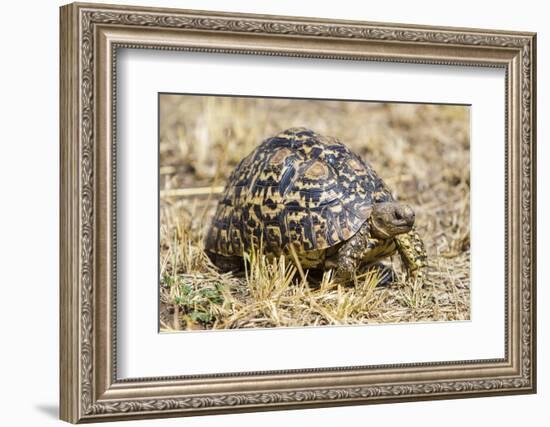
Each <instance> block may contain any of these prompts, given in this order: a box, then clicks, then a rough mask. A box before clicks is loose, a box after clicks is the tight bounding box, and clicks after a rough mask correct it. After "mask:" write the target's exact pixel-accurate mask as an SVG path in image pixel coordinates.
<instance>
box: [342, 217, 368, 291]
mask: <svg viewBox="0 0 550 427" xmlns="http://www.w3.org/2000/svg"><path fill="white" fill-rule="evenodd" d="M368 236H369V228H368V224H367V223H365V224H363V226H362V227H361V228H360V229H359V231H358V232H357V233H355V235H354V236H353V237H352V238H351V239H349V240H348V241H347V242H345V243H344V244H343V245H342V246H341V247H340V249H339V250H338V254H337V256H336V263H337V265H336V276H337V277H340V278H342V279H344V280H352V279H353V278H354V275H355V272H356V271H357V268H358V267H359V266H360V265H361V264H362V263H363V260H364V259H365V254H366V253H367V252H369V251H370V250H371V249H372V248H373V247H374V241H372V240H371V239H369V237H368Z"/></svg>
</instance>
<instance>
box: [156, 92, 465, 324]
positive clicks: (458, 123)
mask: <svg viewBox="0 0 550 427" xmlns="http://www.w3.org/2000/svg"><path fill="white" fill-rule="evenodd" d="M160 110H161V111H160V189H161V192H160V242H161V243H160V266H161V271H160V298H161V301H160V307H161V310H160V319H159V320H160V325H161V330H162V331H175V330H191V329H219V328H250V327H286V326H296V327H299V326H318V325H327V324H331V325H335V324H339V325H345V324H365V323H382V322H426V321H450V320H467V319H469V316H470V155H469V153H470V140H469V126H470V112H469V108H468V107H465V106H451V105H430V104H398V103H374V102H373V103H371V102H343V101H314V100H289V99H259V98H243V97H240V98H239V97H213V96H212V97H210V96H209V97H205V96H192V95H161V100H160ZM296 126H303V127H307V128H310V129H313V130H315V131H316V132H318V133H321V134H325V135H330V136H334V137H337V138H338V139H339V140H340V141H342V142H343V143H345V144H346V145H347V146H348V147H349V148H351V149H352V151H354V152H355V153H357V154H358V155H360V156H361V157H362V158H363V159H364V160H365V161H367V162H368V163H370V164H371V165H372V166H373V167H374V169H375V170H376V171H377V172H378V174H379V175H380V176H381V177H382V178H383V179H384V181H385V182H386V183H387V184H388V186H389V187H390V188H391V189H392V191H393V192H394V195H395V196H396V198H397V199H398V200H399V201H402V202H406V203H408V204H410V205H411V206H412V207H413V208H414V210H415V213H416V228H417V230H418V233H419V234H420V236H421V237H422V239H423V240H424V243H425V245H426V250H427V255H428V267H427V268H426V275H425V280H424V281H423V283H419V282H412V281H408V280H407V279H406V278H405V275H404V274H403V271H402V268H401V262H400V260H399V257H398V256H394V257H393V258H392V259H391V260H390V261H391V263H392V265H393V268H394V270H395V271H396V272H397V278H396V279H397V280H395V281H394V282H393V283H390V284H380V283H379V281H380V278H379V277H378V276H377V275H376V274H375V273H374V272H372V273H368V274H367V275H366V276H363V277H361V278H360V279H358V280H357V281H355V283H352V284H342V283H338V282H337V281H336V280H335V279H334V277H332V276H331V274H330V272H327V273H326V274H325V276H324V277H323V280H322V283H321V284H320V285H318V284H317V285H315V286H313V284H312V283H308V282H309V280H308V279H307V277H306V278H305V279H304V277H303V276H302V275H301V274H300V272H299V271H297V269H296V267H295V266H294V265H293V264H292V263H291V262H288V261H287V260H284V259H278V260H269V259H266V258H265V257H262V256H261V254H257V253H256V254H254V253H252V254H250V256H249V259H248V264H247V265H248V267H249V268H248V269H247V271H246V272H244V273H242V274H236V275H232V274H222V273H221V272H219V271H217V270H216V268H215V267H214V266H213V265H212V264H211V263H210V261H209V260H208V258H207V257H206V255H205V253H204V251H203V247H202V238H203V236H204V233H205V230H206V228H207V227H208V225H209V221H210V219H211V217H212V215H213V213H214V209H215V207H216V203H217V199H218V197H219V194H220V192H221V191H222V189H223V186H224V184H225V182H226V179H227V177H228V176H229V174H230V173H231V171H232V170H233V168H234V167H235V166H236V165H237V163H238V162H239V161H240V160H241V159H242V158H243V157H244V156H246V155H247V154H248V153H249V152H250V151H252V150H253V149H254V148H255V147H256V146H257V145H258V144H260V143H261V142H262V141H263V140H264V139H266V138H268V137H270V136H273V135H275V134H276V133H278V132H280V131H281V130H284V129H286V128H289V127H296Z"/></svg>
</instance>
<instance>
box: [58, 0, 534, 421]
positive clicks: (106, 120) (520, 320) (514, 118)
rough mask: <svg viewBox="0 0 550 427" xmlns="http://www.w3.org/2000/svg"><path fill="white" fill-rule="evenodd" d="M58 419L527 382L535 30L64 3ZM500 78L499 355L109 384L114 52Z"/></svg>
mask: <svg viewBox="0 0 550 427" xmlns="http://www.w3.org/2000/svg"><path fill="white" fill-rule="evenodd" d="M60 13H61V15H60V22H61V37H60V43H61V45H60V52H61V63H60V71H61V76H60V109H61V111H60V135H61V176H60V180H61V202H60V203H61V205H60V212H61V218H60V233H61V234H60V310H61V311H60V385H61V397H60V398H61V405H60V408H61V410H60V416H61V418H62V419H63V420H65V421H69V422H72V423H78V422H93V421H112V420H123V419H132V418H133V419H137V418H155V417H169V416H187V415H201V414H216V413H227V412H244V411H258V410H276V409H279V410H280V409H295V408H308V407H310V408H311V407H322V406H332V405H357V404H370V403H386V402H400V401H413V400H430V399H444V398H462V397H478V396H488V395H497V394H522V393H534V392H535V391H536V317H535V316H536V169H535V167H536V162H535V159H536V127H535V123H536V117H535V105H536V102H535V94H536V35H535V34H533V33H520V32H508V31H495V30H479V29H462V28H444V27H424V26H412V25H401V24H381V23H368V22H354V21H331V20H323V19H315V18H295V17H282V16H263V15H244V14H231V13H217V12H199V11H188V10H175V9H160V8H143V7H126V6H112V5H98V4H80V3H75V4H70V5H67V6H63V7H62V8H61V11H60ZM121 48H125V49H158V50H173V51H193V52H204V53H209V52H211V53H227V54H237V53H238V54H246V55H266V56H289V57H304V58H306V57H308V58H318V59H321V60H323V59H342V60H355V61H367V60H368V61H381V62H393V63H409V64H442V65H447V66H481V67H497V68H501V69H503V70H504V71H505V75H506V87H505V88H504V90H503V97H505V105H506V118H505V126H506V129H505V138H506V141H505V142H506V143H505V147H504V149H505V158H506V165H505V176H504V177H503V180H504V182H505V188H506V196H505V198H506V203H505V205H506V212H504V213H503V214H504V215H505V218H506V219H505V230H503V232H504V234H505V246H506V247H505V254H503V256H504V258H505V260H506V262H505V265H506V270H505V282H506V283H505V293H506V299H505V301H506V304H505V342H504V343H503V345H504V355H505V357H503V358H499V359H489V360H487V359H486V360H467V361H452V362H433V363H432V362H429V363H410V364H398V365H392V364H384V365H379V366H372V365H371V366H361V367H355V366H354V367H345V366H340V367H334V368H323V369H317V368H311V369H298V370H288V371H280V370H279V371H273V372H243V373H238V374H228V373H223V372H220V373H218V374H208V375H198V376H182V377H154V378H135V379H134V378H132V379H119V378H118V377H117V357H116V356H117V339H118V338H117V334H116V310H117V293H116V261H117V235H116V220H117V212H116V185H115V181H116V165H117V159H116V150H115V149H114V147H115V142H116V141H115V139H116V124H117V117H116V108H115V105H116V101H117V99H116V90H115V89H116V84H117V80H116V79H117V75H116V72H115V71H116V61H117V50H118V49H121Z"/></svg>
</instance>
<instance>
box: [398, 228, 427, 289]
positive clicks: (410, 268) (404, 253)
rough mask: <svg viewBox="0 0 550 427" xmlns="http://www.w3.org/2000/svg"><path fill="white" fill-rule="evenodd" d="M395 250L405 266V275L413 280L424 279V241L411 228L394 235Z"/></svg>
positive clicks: (425, 263)
mask: <svg viewBox="0 0 550 427" xmlns="http://www.w3.org/2000/svg"><path fill="white" fill-rule="evenodd" d="M395 242H396V244H397V250H398V252H399V254H400V255H401V259H402V260H403V263H404V264H405V267H406V268H407V276H408V277H409V278H411V279H413V280H419V281H420V283H422V282H423V280H424V271H423V270H424V267H426V265H427V262H426V259H427V256H426V249H425V248H424V242H423V241H422V239H421V238H420V236H419V235H418V233H417V232H416V230H415V229H414V228H413V229H412V230H411V231H409V232H408V233H405V234H400V235H398V236H395Z"/></svg>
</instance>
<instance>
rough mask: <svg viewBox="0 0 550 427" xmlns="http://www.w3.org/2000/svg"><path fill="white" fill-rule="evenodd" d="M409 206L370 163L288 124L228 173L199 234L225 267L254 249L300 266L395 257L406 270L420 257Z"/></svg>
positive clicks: (346, 268) (354, 264)
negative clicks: (210, 217)
mask: <svg viewBox="0 0 550 427" xmlns="http://www.w3.org/2000/svg"><path fill="white" fill-rule="evenodd" d="M414 219H415V214H414V211H413V209H412V208H411V207H410V206H408V205H406V204H404V203H399V202H397V201H396V200H395V199H394V197H393V196H392V194H391V192H390V190H389V189H388V187H387V186H386V184H385V183H384V182H383V181H382V179H381V178H380V177H379V176H378V174H377V173H376V172H375V171H374V170H373V168H372V167H371V166H370V165H369V164H367V163H366V162H364V161H363V160H362V159H361V158H360V157H359V156H357V155H356V154H354V153H353V152H352V151H351V150H350V149H349V148H348V147H346V146H345V145H344V144H343V143H341V142H340V141H339V140H338V139H336V138H333V137H327V136H323V135H320V134H318V133H316V132H315V131H313V130H310V129H307V128H290V129H287V130H285V131H283V132H281V133H279V134H278V135H275V136H273V137H271V138H268V139H266V140H265V141H263V142H262V143H261V144H260V145H259V146H258V147H257V148H256V149H255V150H253V151H252V152H251V153H250V154H249V155H248V156H246V157H245V158H244V159H242V160H241V162H240V163H239V164H238V165H237V167H236V168H235V169H234V170H233V172H232V173H231V175H230V177H229V180H228V182H227V184H226V186H225V189H224V192H223V195H222V197H221V199H220V201H219V203H218V206H217V209H216V212H215V214H214V217H213V220H212V223H211V225H210V227H209V229H208V231H207V234H206V236H205V249H206V252H207V254H208V255H209V257H210V258H211V259H212V261H213V263H214V264H215V265H216V266H217V267H218V268H220V269H221V270H224V271H229V270H235V269H238V268H240V267H239V266H241V265H242V262H243V254H244V253H245V252H248V251H250V250H251V249H252V248H253V247H255V248H261V250H262V251H263V253H264V254H266V255H268V256H270V257H278V256H280V255H284V256H285V257H288V258H289V259H291V260H294V261H296V257H297V258H298V261H299V262H300V264H301V266H302V267H303V268H306V269H322V270H326V269H335V270H336V275H337V277H341V278H343V279H346V280H349V279H351V278H353V277H354V274H355V272H356V271H357V270H358V269H359V268H360V267H361V268H362V267H368V266H371V265H375V264H377V263H379V261H380V260H381V259H383V258H384V257H388V256H390V255H392V254H394V253H395V252H396V251H397V252H398V253H399V254H400V255H401V259H402V261H403V263H404V266H405V269H406V271H407V275H408V276H409V277H411V278H419V276H420V275H421V273H420V272H421V271H422V267H424V266H425V263H426V253H425V249H424V244H423V242H422V240H421V238H420V237H419V235H418V234H417V232H416V230H415V228H414Z"/></svg>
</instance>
